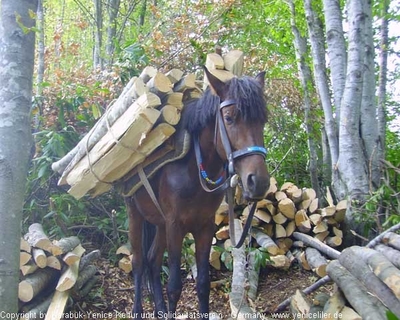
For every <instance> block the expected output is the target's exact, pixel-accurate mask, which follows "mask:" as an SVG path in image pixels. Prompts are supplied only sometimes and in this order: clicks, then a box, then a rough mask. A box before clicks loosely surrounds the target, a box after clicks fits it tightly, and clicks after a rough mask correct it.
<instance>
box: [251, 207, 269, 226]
mask: <svg viewBox="0 0 400 320" xmlns="http://www.w3.org/2000/svg"><path fill="white" fill-rule="evenodd" d="M254 216H255V217H257V218H258V219H260V220H261V221H263V222H265V223H270V222H271V214H270V213H268V212H267V211H265V210H262V209H256V211H255V212H254Z"/></svg>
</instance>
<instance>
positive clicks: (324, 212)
mask: <svg viewBox="0 0 400 320" xmlns="http://www.w3.org/2000/svg"><path fill="white" fill-rule="evenodd" d="M335 212H336V207H335V206H329V207H325V208H322V209H321V216H323V217H332V216H333V215H334V214H335Z"/></svg>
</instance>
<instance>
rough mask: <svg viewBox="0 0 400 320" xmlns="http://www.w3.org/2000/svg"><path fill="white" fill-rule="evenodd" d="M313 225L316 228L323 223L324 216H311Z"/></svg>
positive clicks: (314, 214) (316, 214) (315, 214)
mask: <svg viewBox="0 0 400 320" xmlns="http://www.w3.org/2000/svg"><path fill="white" fill-rule="evenodd" d="M309 218H310V221H311V223H312V224H313V225H314V226H315V225H317V223H319V222H321V221H322V216H321V215H320V214H319V213H313V214H310V216H309Z"/></svg>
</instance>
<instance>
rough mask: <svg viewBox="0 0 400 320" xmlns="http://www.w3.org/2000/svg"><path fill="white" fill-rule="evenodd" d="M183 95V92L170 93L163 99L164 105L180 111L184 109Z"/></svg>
mask: <svg viewBox="0 0 400 320" xmlns="http://www.w3.org/2000/svg"><path fill="white" fill-rule="evenodd" d="M182 99H183V93H182V92H169V93H168V94H167V95H166V96H164V97H163V98H162V100H161V101H162V105H167V104H169V105H171V106H174V107H175V108H178V109H179V110H182V108H183V101H182Z"/></svg>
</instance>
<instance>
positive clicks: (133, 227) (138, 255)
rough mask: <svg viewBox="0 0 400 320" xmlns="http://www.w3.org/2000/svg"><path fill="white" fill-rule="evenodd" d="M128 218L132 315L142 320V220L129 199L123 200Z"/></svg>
mask: <svg viewBox="0 0 400 320" xmlns="http://www.w3.org/2000/svg"><path fill="white" fill-rule="evenodd" d="M125 204H126V208H127V212H128V218H129V240H130V243H131V246H132V253H133V256H132V273H133V279H134V286H135V298H134V303H133V310H132V314H133V317H134V318H135V319H142V314H143V306H142V278H143V271H144V263H143V251H142V229H143V228H142V227H143V223H144V221H143V218H142V216H141V215H140V214H139V212H138V210H137V208H136V206H135V205H134V203H133V201H132V199H131V198H129V199H125Z"/></svg>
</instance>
